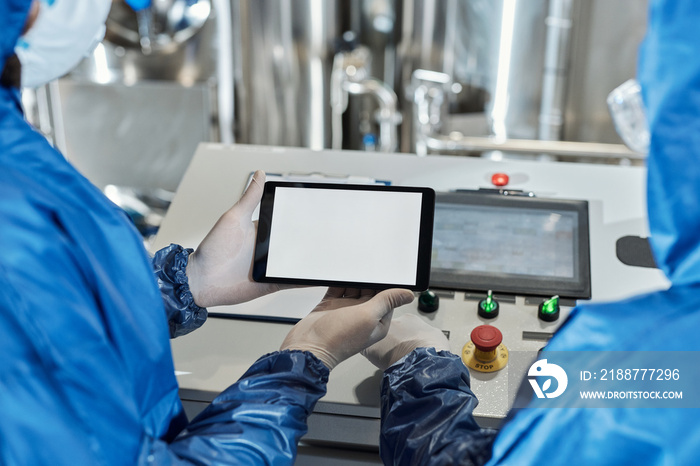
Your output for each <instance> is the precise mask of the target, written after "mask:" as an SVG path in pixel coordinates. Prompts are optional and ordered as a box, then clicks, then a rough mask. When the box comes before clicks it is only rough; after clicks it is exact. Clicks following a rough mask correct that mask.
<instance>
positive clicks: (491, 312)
mask: <svg viewBox="0 0 700 466" xmlns="http://www.w3.org/2000/svg"><path fill="white" fill-rule="evenodd" d="M498 311H499V306H498V301H496V300H495V299H493V292H492V291H491V290H489V292H488V294H487V295H486V299H482V300H481V301H479V309H478V311H477V312H478V314H479V316H481V317H483V318H484V319H493V318H494V317H496V316H498Z"/></svg>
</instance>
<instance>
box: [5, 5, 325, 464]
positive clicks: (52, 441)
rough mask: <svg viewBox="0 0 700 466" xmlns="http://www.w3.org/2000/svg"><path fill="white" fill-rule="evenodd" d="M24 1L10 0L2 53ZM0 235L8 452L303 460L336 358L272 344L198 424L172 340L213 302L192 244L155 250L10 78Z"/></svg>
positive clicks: (138, 459)
mask: <svg viewBox="0 0 700 466" xmlns="http://www.w3.org/2000/svg"><path fill="white" fill-rule="evenodd" d="M30 3H31V2H30V0H0V68H3V67H4V66H5V63H6V62H7V60H8V58H9V57H10V56H11V55H12V54H13V50H14V47H15V44H16V42H17V39H18V37H19V36H20V33H21V30H22V28H23V25H24V24H25V21H26V18H27V14H28V12H29V7H30ZM0 244H2V246H3V254H2V255H1V256H0V317H1V320H2V322H3V325H0V354H2V356H3V362H2V365H0V413H2V419H1V420H0V463H1V464H8V465H10V464H17V465H29V464H52V465H60V464H70V465H77V464H86V465H88V464H89V465H97V464H128V465H134V464H147V463H152V464H190V463H196V464H217V463H220V464H290V463H291V462H293V460H294V457H295V454H296V443H297V440H298V439H299V437H300V436H301V435H303V434H304V432H305V431H306V417H307V416H308V414H309V413H310V411H311V409H312V407H313V405H314V403H315V402H316V400H318V399H319V398H320V397H321V396H322V395H323V393H324V391H325V382H326V380H327V377H328V370H327V368H326V367H325V366H324V365H323V364H322V363H321V362H320V361H318V360H317V359H316V358H315V357H313V356H312V355H310V354H308V353H302V352H281V353H273V354H270V355H266V356H263V357H262V358H261V359H260V360H259V361H258V362H257V363H256V364H255V365H254V366H253V367H252V368H251V369H250V370H249V371H248V372H247V373H246V375H245V376H244V377H243V378H242V379H241V380H240V381H239V382H238V383H236V384H235V385H233V386H231V387H230V388H229V389H227V390H226V391H224V392H223V393H222V394H221V396H220V397H219V398H218V399H217V400H216V401H215V402H213V403H212V405H211V406H210V407H209V409H207V410H206V411H205V412H204V413H202V414H201V415H200V416H199V417H198V418H197V419H195V420H194V421H193V422H192V423H190V424H188V423H187V419H186V418H185V416H184V414H183V409H182V405H181V403H180V400H179V398H178V385H177V381H176V379H175V374H174V367H173V361H172V355H171V352H170V342H169V338H170V336H171V335H172V336H176V335H180V334H184V333H187V331H189V330H192V329H193V328H195V327H197V326H198V325H201V324H202V322H203V320H204V318H205V316H206V310H204V309H201V308H198V307H197V306H196V305H195V304H194V302H193V300H192V296H191V293H189V290H188V288H187V280H186V277H185V275H184V267H185V265H186V263H187V257H188V251H187V250H183V249H182V248H181V247H179V246H176V245H173V246H171V247H169V248H166V249H165V250H163V251H160V252H159V253H158V254H156V257H155V259H154V261H153V263H152V262H151V260H150V259H149V257H148V255H147V254H146V252H145V250H144V248H143V243H142V239H141V238H140V236H139V235H138V233H137V232H136V230H135V229H134V228H133V227H132V225H131V224H130V222H129V220H128V218H127V217H126V216H125V215H124V213H123V212H122V211H121V210H120V209H118V208H117V207H116V206H115V205H113V204H112V203H111V202H109V201H108V200H107V199H106V198H105V197H104V196H103V195H102V193H101V192H100V191H99V190H97V189H96V188H95V187H94V186H93V185H92V184H91V183H90V182H89V181H87V180H86V179H85V178H84V177H82V176H81V175H80V174H79V173H78V172H77V171H76V170H75V169H74V168H73V167H72V166H71V165H70V164H69V163H68V162H67V161H66V160H65V159H64V158H63V156H62V155H61V154H60V153H58V152H57V151H56V150H54V149H53V148H52V147H51V146H50V145H49V144H48V143H47V141H46V140H45V138H44V137H43V136H42V135H41V134H39V133H38V132H36V131H35V130H34V129H33V128H32V127H31V126H30V125H29V124H28V123H27V122H26V121H25V120H24V117H23V113H22V109H21V106H20V96H19V91H18V89H16V88H13V87H11V86H7V85H2V86H0ZM154 270H155V276H154ZM159 284H160V289H159V286H158V285H159ZM164 304H165V305H164ZM232 382H233V381H232Z"/></svg>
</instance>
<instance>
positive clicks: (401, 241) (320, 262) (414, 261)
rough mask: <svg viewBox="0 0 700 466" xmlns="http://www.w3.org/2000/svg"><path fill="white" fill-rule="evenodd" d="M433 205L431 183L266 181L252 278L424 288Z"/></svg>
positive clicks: (302, 282)
mask: <svg viewBox="0 0 700 466" xmlns="http://www.w3.org/2000/svg"><path fill="white" fill-rule="evenodd" d="M434 210H435V192H434V191H433V190H432V189H430V188H423V187H405V186H381V185H353V184H329V183H304V182H267V183H265V187H264V193H263V197H262V201H261V203H260V216H259V223H258V233H257V239H256V245H255V258H254V263H253V279H254V280H255V281H257V282H264V283H284V284H296V285H320V286H338V287H351V288H371V289H385V288H407V289H410V290H415V291H421V290H425V289H427V287H428V283H429V281H430V258H431V248H432V237H433V214H434Z"/></svg>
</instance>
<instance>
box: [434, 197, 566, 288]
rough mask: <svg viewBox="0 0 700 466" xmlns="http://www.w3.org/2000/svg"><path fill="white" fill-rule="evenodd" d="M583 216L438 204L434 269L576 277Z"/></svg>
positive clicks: (558, 212) (523, 209) (506, 208)
mask: <svg viewBox="0 0 700 466" xmlns="http://www.w3.org/2000/svg"><path fill="white" fill-rule="evenodd" d="M577 232H578V215H577V213H576V212H571V211H568V212H567V211H554V212H549V211H543V210H536V209H527V208H511V207H500V208H494V207H487V206H478V205H459V204H438V205H437V206H436V209H435V230H434V239H433V258H432V264H433V268H434V269H455V270H462V271H468V272H478V273H493V274H514V275H529V276H534V277H557V278H564V279H566V278H568V279H573V278H574V277H575V275H576V274H577V272H578V266H577V264H576V235H577Z"/></svg>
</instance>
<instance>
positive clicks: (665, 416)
mask: <svg viewBox="0 0 700 466" xmlns="http://www.w3.org/2000/svg"><path fill="white" fill-rule="evenodd" d="M650 5H651V6H650V15H649V18H650V22H649V28H648V32H647V36H646V38H645V40H644V43H643V44H642V48H641V50H640V62H639V64H640V66H639V72H638V78H639V81H640V83H641V85H642V93H643V96H644V100H645V104H646V107H647V117H648V121H649V129H650V134H651V142H650V150H649V159H648V186H647V196H648V215H649V225H650V231H651V237H650V243H651V246H652V250H653V253H654V257H655V260H656V263H657V265H658V266H659V268H660V269H661V270H662V271H663V272H664V273H665V274H666V276H667V277H668V279H669V280H670V282H671V286H670V288H669V289H667V290H664V291H658V292H652V293H649V294H645V295H642V296H637V297H633V298H630V299H627V300H624V301H620V302H611V303H599V304H587V305H586V304H584V305H580V306H578V307H577V308H575V309H574V310H573V311H572V313H571V316H570V317H569V319H568V320H567V321H566V322H565V324H564V325H563V326H562V327H561V328H560V330H559V331H558V332H557V333H556V334H555V336H554V338H553V339H552V340H551V341H550V343H549V344H548V345H547V347H546V349H545V350H544V352H543V353H542V354H541V356H540V357H541V358H544V357H546V356H547V353H549V354H554V352H564V351H566V352H570V353H566V354H570V359H569V360H570V361H571V362H572V363H579V364H580V367H585V364H586V362H587V361H586V360H585V359H583V358H589V357H590V355H591V353H593V352H595V353H596V354H597V357H598V358H599V362H600V367H610V368H616V367H628V368H629V367H634V366H630V365H626V366H624V365H623V366H620V361H619V360H617V359H616V357H618V356H619V355H620V353H617V355H614V354H612V353H611V352H613V351H617V352H620V351H624V352H629V353H626V354H628V355H629V357H631V358H632V359H633V360H634V359H636V360H637V362H644V360H645V359H644V358H645V357H647V356H648V355H653V354H655V352H659V351H700V338H698V336H697V335H698V329H700V163H699V162H700V58H699V57H700V27H698V25H699V24H700V2H698V1H697V0H651V2H650ZM426 326H427V324H423V322H422V321H421V320H419V319H418V318H407V319H403V318H402V319H401V320H399V319H394V321H393V322H392V328H391V330H390V332H389V335H388V336H387V337H386V338H385V339H384V340H382V341H381V342H379V343H377V344H376V345H375V346H373V347H371V348H370V349H368V350H367V351H366V353H365V354H366V355H367V356H368V358H369V359H370V360H371V361H373V362H374V363H375V364H377V366H378V367H380V368H387V370H386V372H385V375H384V380H383V385H382V428H381V447H380V451H381V455H382V458H383V460H384V462H385V463H386V464H402V465H409V464H410V465H414V464H484V463H487V464H489V465H501V464H508V465H543V464H556V465H561V464H567V465H578V464H582V465H628V464H629V465H695V464H700V422H699V421H698V414H697V410H695V409H689V408H685V409H684V408H669V409H645V408H624V407H613V408H581V407H579V408H576V407H571V408H557V409H547V408H543V407H542V406H544V401H542V403H541V404H537V401H538V400H536V399H535V398H534V397H533V391H532V390H530V393H529V400H530V401H529V403H530V404H529V407H528V408H526V409H519V410H516V411H513V412H511V414H510V415H509V419H508V421H507V422H506V424H505V425H504V426H503V427H502V429H501V430H500V432H498V434H497V435H496V434H495V432H493V431H489V430H485V429H480V428H478V426H477V425H476V423H475V422H474V418H473V416H472V410H473V409H474V407H475V405H476V399H475V397H474V395H473V394H472V393H471V391H470V389H469V374H468V372H467V369H466V368H465V367H464V366H463V365H462V364H461V361H460V360H459V358H458V357H457V356H455V355H452V354H450V353H449V352H447V351H441V350H445V349H447V346H446V344H445V343H446V342H445V341H444V337H442V336H441V335H440V333H439V332H434V331H431V330H430V329H426ZM407 327H408V329H407ZM394 332H399V335H398V336H397V335H394ZM433 347H434V348H433ZM426 348H427V349H426ZM643 352H650V353H643ZM577 358H578V359H577ZM694 360H695V361H697V358H695V359H694ZM676 362H677V361H676ZM667 363H668V362H667ZM670 363H671V364H673V363H674V362H673V361H671V362H670ZM574 367H575V364H574ZM642 367H646V366H642ZM666 367H672V366H666ZM685 375H688V374H685ZM683 376H684V375H682V377H683ZM524 386H525V388H527V389H528V390H529V389H530V387H528V386H527V385H524ZM686 388H688V387H687V386H686ZM521 392H522V390H521ZM692 392H693V393H684V395H689V397H690V396H693V395H694V394H695V393H696V392H697V388H696V387H694V389H693V390H692ZM647 406H649V405H647Z"/></svg>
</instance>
